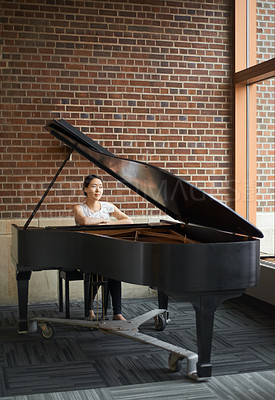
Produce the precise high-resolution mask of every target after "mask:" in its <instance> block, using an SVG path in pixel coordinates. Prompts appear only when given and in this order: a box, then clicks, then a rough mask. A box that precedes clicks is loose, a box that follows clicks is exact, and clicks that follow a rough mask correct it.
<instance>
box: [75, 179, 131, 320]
mask: <svg viewBox="0 0 275 400" xmlns="http://www.w3.org/2000/svg"><path fill="white" fill-rule="evenodd" d="M83 191H84V194H85V196H86V201H85V202H84V203H82V204H78V205H76V206H74V217H75V222H76V224H77V225H107V224H108V225H116V224H132V223H133V221H132V220H131V218H129V217H128V216H127V215H126V214H124V213H123V212H122V211H120V210H119V209H118V208H117V207H116V206H115V205H114V204H112V203H109V202H106V201H100V199H101V197H102V194H103V182H102V179H101V178H100V177H99V176H97V175H93V174H92V175H88V176H87V177H86V178H85V180H84V184H83ZM111 216H112V217H114V218H115V219H114V220H111ZM108 288H109V290H110V293H111V296H112V303H113V310H114V316H113V319H114V320H125V318H124V317H123V315H122V314H121V282H119V281H116V280H114V279H108ZM90 316H91V318H94V317H95V315H94V312H93V310H91V311H90Z"/></svg>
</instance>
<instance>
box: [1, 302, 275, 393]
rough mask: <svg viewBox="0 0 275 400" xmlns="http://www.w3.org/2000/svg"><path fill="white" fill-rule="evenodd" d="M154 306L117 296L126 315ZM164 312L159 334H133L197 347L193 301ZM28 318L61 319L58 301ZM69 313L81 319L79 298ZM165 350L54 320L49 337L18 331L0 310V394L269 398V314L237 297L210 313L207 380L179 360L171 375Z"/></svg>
mask: <svg viewBox="0 0 275 400" xmlns="http://www.w3.org/2000/svg"><path fill="white" fill-rule="evenodd" d="M154 308H157V302H156V299H124V300H123V313H124V315H125V317H126V318H127V319H130V318H133V317H135V316H137V315H140V314H143V313H145V312H147V311H150V310H152V309H154ZM169 312H170V318H171V321H170V322H169V324H168V325H167V327H166V329H165V330H164V331H161V332H158V331H156V330H155V327H154V323H153V321H148V322H146V323H145V324H144V325H142V326H141V328H140V331H142V332H143V333H146V334H148V335H151V336H154V337H157V338H159V339H161V340H164V341H167V342H169V343H172V344H174V345H177V346H180V347H184V348H187V349H189V350H191V351H194V352H196V351H197V349H196V334H195V314H194V310H193V308H192V306H191V305H190V304H189V303H183V302H172V301H171V302H170V303H169ZM29 316H30V317H38V316H48V317H60V313H59V312H58V307H57V304H38V305H32V306H30V307H29ZM61 316H62V315H61ZM71 317H72V318H82V317H83V303H81V302H76V303H73V304H72V306H71ZM168 355H169V354H168V352H166V351H163V350H162V349H159V348H156V347H154V346H151V345H147V344H143V343H139V342H135V341H132V340H130V339H127V338H124V337H121V336H117V335H109V334H104V333H102V332H99V331H97V330H93V331H91V330H87V329H85V328H68V327H65V326H62V325H57V326H56V327H55V335H54V337H53V338H52V339H50V340H45V339H43V338H42V336H41V335H40V334H39V333H33V334H28V335H19V334H18V333H17V308H16V307H0V397H2V398H3V399H5V398H7V399H11V398H14V397H15V396H19V397H18V400H34V399H35V400H36V399H37V400H44V399H45V400H46V399H47V400H48V399H49V400H50V399H51V400H57V399H60V400H61V399H63V398H64V399H65V398H66V399H86V398H87V399H100V400H101V399H102V400H103V399H109V400H111V399H114V400H116V399H121V400H123V399H125V400H126V399H149V398H151V399H167V398H168V397H169V396H172V397H173V399H215V400H216V399H261V400H271V399H274V398H275V388H274V383H273V382H274V381H275V380H274V374H275V373H274V371H275V315H272V314H271V313H263V312H262V311H261V310H259V309H258V308H255V307H254V306H251V305H249V304H247V303H246V302H244V301H243V300H242V298H240V299H235V300H233V301H227V302H225V303H223V304H221V305H220V306H219V308H218V310H217V312H216V317H215V324H214V337H213V344H212V365H213V372H212V376H213V378H212V379H211V380H210V381H209V382H200V383H198V382H194V381H191V380H190V379H188V378H187V377H186V365H185V361H184V360H183V362H182V369H181V370H180V371H179V372H177V373H173V372H171V371H170V370H169V368H168ZM183 390H184V392H183ZM168 395H169V396H168ZM248 395H249V396H250V397H249V396H248ZM41 396H42V397H41ZM63 396H65V397H63ZM188 396H189V397H188ZM194 396H195V397H194ZM223 396H224V397H223ZM226 396H228V397H226ZM237 396H239V397H237ZM245 396H246V397H245ZM253 396H254V397H253Z"/></svg>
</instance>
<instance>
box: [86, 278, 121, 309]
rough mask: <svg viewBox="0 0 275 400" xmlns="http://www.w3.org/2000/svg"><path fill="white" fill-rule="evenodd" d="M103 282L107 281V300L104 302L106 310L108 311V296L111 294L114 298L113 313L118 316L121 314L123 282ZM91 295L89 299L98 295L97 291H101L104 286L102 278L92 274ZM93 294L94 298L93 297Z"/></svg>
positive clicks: (112, 280) (110, 280) (113, 280)
mask: <svg viewBox="0 0 275 400" xmlns="http://www.w3.org/2000/svg"><path fill="white" fill-rule="evenodd" d="M103 281H105V282H106V281H107V291H105V297H106V298H105V299H104V300H103V302H104V303H105V304H104V308H105V310H107V307H106V305H107V300H108V299H107V296H108V293H110V294H111V298H112V306H113V312H114V315H117V314H121V282H120V281H116V280H115V279H106V278H103ZM90 282H91V284H90V291H91V292H90V293H89V298H93V301H94V298H95V296H96V294H97V291H98V289H99V287H100V286H101V285H102V284H103V282H102V277H98V276H97V275H96V274H91V278H90ZM92 293H93V296H92Z"/></svg>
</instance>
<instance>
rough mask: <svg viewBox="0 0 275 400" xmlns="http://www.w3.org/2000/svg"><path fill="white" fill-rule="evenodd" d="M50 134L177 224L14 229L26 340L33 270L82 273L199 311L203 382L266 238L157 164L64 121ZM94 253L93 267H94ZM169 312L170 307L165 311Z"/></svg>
mask: <svg viewBox="0 0 275 400" xmlns="http://www.w3.org/2000/svg"><path fill="white" fill-rule="evenodd" d="M46 129H47V130H49V132H50V133H51V134H52V135H54V136H55V137H56V138H57V139H59V140H61V141H62V142H64V143H65V144H66V145H67V146H69V148H70V154H71V152H72V151H77V152H78V153H80V154H81V155H83V156H84V157H86V158H87V159H88V160H90V161H91V162H92V163H93V164H95V165H96V166H98V167H100V168H101V169H102V170H104V171H106V172H107V173H109V174H110V175H112V176H113V177H115V178H116V179H118V180H119V181H120V182H122V183H123V184H125V185H126V186H128V187H129V188H130V189H132V190H133V191H135V192H136V193H138V194H139V195H141V196H142V197H143V198H145V199H146V200H148V201H149V202H151V203H152V204H154V205H155V206H156V207H158V208H159V209H160V210H162V211H163V212H164V213H165V214H167V215H168V216H170V217H172V220H171V218H170V219H169V220H168V221H163V222H159V223H154V224H149V223H148V224H133V225H127V226H126V225H124V226H123V225H113V226H111V225H110V226H108V225H106V226H80V227H79V226H69V227H58V226H56V227H54V226H53V227H47V228H37V227H29V224H30V222H31V220H32V218H33V217H34V215H35V213H36V211H37V210H38V208H39V206H40V205H41V203H42V201H43V198H44V197H45V196H46V194H47V192H48V191H49V190H50V188H51V186H52V185H53V183H54V181H55V180H56V178H57V176H58V174H59V173H60V172H61V170H62V168H63V167H64V165H65V163H66V161H67V160H68V158H69V155H70V154H69V155H68V157H67V158H66V160H65V161H64V163H63V164H62V166H61V167H60V170H59V171H58V173H57V174H56V176H55V178H54V179H53V181H52V182H51V184H50V185H49V187H48V189H47V190H46V192H45V194H44V196H43V198H42V199H41V201H40V202H39V203H38V205H37V207H36V209H35V210H34V212H33V213H32V215H31V216H30V218H29V219H28V221H27V222H26V224H25V226H22V227H19V226H17V225H13V226H12V259H13V262H14V264H15V266H16V273H17V285H18V306H19V323H18V331H19V333H25V332H28V328H29V321H28V315H27V309H28V286H29V280H30V277H31V273H32V271H39V270H47V269H57V270H58V269H59V270H62V269H64V270H67V271H68V270H75V269H80V270H81V271H83V272H84V273H90V272H93V273H98V274H101V275H104V276H106V277H109V278H113V279H118V280H121V281H124V282H129V283H133V284H140V285H148V286H151V287H154V288H156V289H157V290H158V291H159V293H162V294H163V296H160V298H159V302H160V303H161V302H162V301H163V300H161V299H165V298H167V297H166V296H170V297H172V298H174V299H180V300H181V301H188V302H191V303H192V305H193V307H194V309H195V312H196V327H197V346H198V362H197V376H198V377H199V378H204V377H210V376H211V363H210V356H211V344H212V332H213V323H214V313H215V310H216V308H217V306H218V305H219V304H220V303H221V302H223V301H225V300H227V299H230V298H234V297H237V296H240V295H241V294H242V293H244V292H245V289H246V288H249V287H253V286H256V285H257V283H258V279H259V266H260V242H259V240H258V239H257V238H261V237H263V234H262V232H261V231H259V230H258V229H257V228H256V227H255V226H253V225H252V224H250V223H249V222H248V221H246V220H245V219H244V218H242V217H241V216H240V215H238V214H237V213H235V212H234V211H233V210H232V209H230V208H229V207H227V206H226V205H224V204H223V203H221V202H220V201H218V200H216V199H215V198H213V197H212V196H210V195H208V194H207V193H205V192H204V191H202V190H200V189H198V188H196V187H195V186H193V185H191V184H189V183H187V182H185V181H184V180H183V179H181V178H179V177H177V176H175V175H173V174H171V173H169V172H167V171H165V170H162V169H160V168H158V167H155V166H153V165H149V164H147V163H144V162H139V161H133V160H128V159H124V158H120V157H117V156H114V155H113V154H112V153H110V152H109V151H108V150H106V149H104V148H103V147H102V146H100V145H99V144H98V143H96V142H95V141H93V140H92V139H91V138H89V137H88V136H86V135H85V134H83V133H82V132H80V131H79V130H78V129H76V128H75V127H73V126H72V125H71V124H69V123H68V122H66V121H64V120H53V121H51V122H49V124H48V125H47V126H46ZM91 249H96V250H97V251H94V252H93V262H91V257H90V254H91ZM159 307H160V308H164V307H163V304H159Z"/></svg>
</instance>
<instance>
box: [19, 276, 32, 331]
mask: <svg viewBox="0 0 275 400" xmlns="http://www.w3.org/2000/svg"><path fill="white" fill-rule="evenodd" d="M30 277H31V271H20V272H17V274H16V280H17V292H18V312H19V318H18V332H19V333H27V332H28V296H29V280H30Z"/></svg>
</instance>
